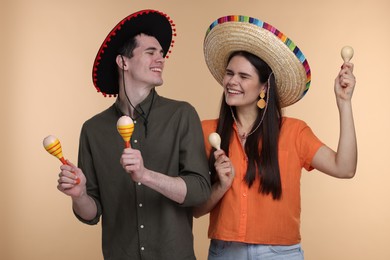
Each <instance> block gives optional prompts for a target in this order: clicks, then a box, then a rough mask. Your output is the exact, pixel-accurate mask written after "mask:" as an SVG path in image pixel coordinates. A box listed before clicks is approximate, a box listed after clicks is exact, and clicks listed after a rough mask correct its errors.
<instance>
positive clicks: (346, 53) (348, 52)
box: [341, 46, 353, 62]
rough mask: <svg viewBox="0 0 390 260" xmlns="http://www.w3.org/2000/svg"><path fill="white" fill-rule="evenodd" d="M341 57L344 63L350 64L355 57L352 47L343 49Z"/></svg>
mask: <svg viewBox="0 0 390 260" xmlns="http://www.w3.org/2000/svg"><path fill="white" fill-rule="evenodd" d="M341 57H342V58H343V60H344V62H349V61H350V60H351V59H352V57H353V48H352V47H351V46H344V47H343V48H342V49H341Z"/></svg>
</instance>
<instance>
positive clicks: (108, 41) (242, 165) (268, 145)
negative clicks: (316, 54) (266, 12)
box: [58, 10, 357, 260]
mask: <svg viewBox="0 0 390 260" xmlns="http://www.w3.org/2000/svg"><path fill="white" fill-rule="evenodd" d="M173 36H175V28H174V24H173V21H172V20H171V19H170V18H169V17H168V16H167V15H166V14H164V13H162V12H160V11H156V10H142V11H139V12H136V13H133V14H131V15H129V16H128V17H126V18H125V19H123V20H122V21H121V22H119V23H118V25H116V26H115V27H114V29H113V30H112V31H111V32H110V33H109V35H108V36H107V37H106V38H105V40H104V42H103V44H102V46H101V47H100V49H99V51H98V54H97V56H96V59H95V62H94V65H93V82H94V86H95V87H96V89H97V90H98V92H101V93H102V94H103V95H104V96H116V97H117V99H116V101H115V103H114V104H113V105H112V106H111V107H110V108H108V109H107V110H105V111H103V112H101V113H99V114H97V115H95V116H94V117H92V118H91V119H89V120H87V121H86V122H85V123H84V125H83V127H82V130H81V135H80V146H79V160H78V166H75V165H74V164H72V163H71V162H69V165H63V166H61V172H60V174H59V179H58V189H59V190H60V191H61V192H63V193H64V194H66V195H68V196H70V197H71V199H72V206H73V211H74V213H75V215H76V217H77V218H78V219H79V220H80V221H82V222H84V223H87V224H91V225H92V224H97V223H98V222H99V220H100V218H102V248H103V255H104V258H105V259H170V260H171V259H178V260H184V259H195V254H194V249H193V235H192V223H193V216H195V217H199V216H202V215H205V214H207V213H209V212H210V226H209V238H210V239H211V243H210V249H209V259H249V258H250V259H286V258H287V259H303V251H302V250H301V247H300V232H299V223H300V176H301V169H302V168H305V169H306V170H312V169H317V170H319V171H321V172H324V173H326V174H328V175H330V176H333V177H337V178H352V177H353V176H354V174H355V171H356V164H357V144H356V137H355V130H354V122H353V116H352V106H351V97H352V93H353V90H354V87H355V77H354V75H353V72H352V71H353V64H351V63H344V64H343V65H342V67H341V69H340V72H339V74H338V75H337V76H336V79H335V81H334V91H335V95H336V101H337V105H338V109H339V112H340V139H339V145H338V148H337V152H335V151H333V150H332V149H330V148H329V147H327V146H326V145H325V144H323V143H322V142H321V141H320V140H319V139H318V138H317V137H316V136H315V135H314V134H313V132H312V131H311V129H310V128H309V127H308V126H307V125H306V124H305V123H304V122H303V121H300V120H298V119H293V118H287V117H283V116H282V111H281V109H282V108H283V107H287V106H289V105H292V104H294V103H295V102H297V101H299V100H300V99H301V98H302V97H303V96H304V95H305V93H306V92H307V90H308V88H309V86H310V73H311V72H310V67H309V65H308V63H307V61H306V59H305V57H304V55H303V54H302V52H301V51H300V50H299V49H298V47H296V46H295V45H294V43H292V41H291V40H290V39H288V38H287V37H286V36H285V35H284V34H282V33H281V32H279V31H278V30H276V29H275V28H274V27H272V26H271V25H269V24H267V23H263V22H262V21H260V20H258V19H255V18H250V17H245V16H227V17H222V18H219V19H218V20H216V21H214V22H213V23H212V24H211V26H210V27H209V28H208V30H207V33H206V37H205V40H204V54H205V59H206V63H207V66H208V67H209V69H210V71H211V73H212V75H213V76H214V77H215V79H216V80H217V82H218V83H219V84H220V85H222V87H223V96H222V102H221V108H220V113H219V118H218V119H215V120H204V121H203V122H202V123H201V122H200V119H199V117H198V115H197V113H196V111H195V109H194V108H193V107H192V106H191V105H189V104H188V103H186V102H181V101H175V100H171V99H167V98H164V97H162V96H160V95H158V93H157V92H156V90H155V87H157V86H160V85H162V84H163V79H162V72H163V69H164V64H165V57H166V56H167V55H168V53H169V52H170V51H169V49H170V47H172V46H173V42H174V41H173V40H172V38H173ZM183 91H185V90H183ZM122 115H128V116H130V117H131V118H132V119H133V121H134V124H135V130H134V133H133V135H132V138H131V148H126V149H124V148H123V147H124V145H123V140H122V138H121V136H120V135H119V134H118V132H117V130H116V122H117V120H118V118H119V117H121V116H122ZM211 132H217V133H219V134H220V136H221V140H222V143H221V149H218V150H215V149H214V148H212V147H211V146H210V145H209V143H208V135H209V134H210V133H211ZM78 181H80V183H79V184H77V183H78ZM256 257H257V258H256Z"/></svg>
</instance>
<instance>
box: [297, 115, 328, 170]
mask: <svg viewBox="0 0 390 260" xmlns="http://www.w3.org/2000/svg"><path fill="white" fill-rule="evenodd" d="M296 140H297V147H298V151H299V158H300V161H301V165H302V167H303V168H305V169H306V170H307V171H311V170H313V169H314V168H313V167H312V166H311V162H312V160H313V157H314V155H315V154H316V153H317V151H318V149H319V148H320V147H321V146H322V145H323V143H322V142H321V141H320V140H319V139H318V137H317V136H316V135H315V134H314V133H313V131H312V130H311V128H310V127H309V126H308V125H307V124H306V123H304V122H302V124H301V126H300V130H299V133H298V136H297V139H296Z"/></svg>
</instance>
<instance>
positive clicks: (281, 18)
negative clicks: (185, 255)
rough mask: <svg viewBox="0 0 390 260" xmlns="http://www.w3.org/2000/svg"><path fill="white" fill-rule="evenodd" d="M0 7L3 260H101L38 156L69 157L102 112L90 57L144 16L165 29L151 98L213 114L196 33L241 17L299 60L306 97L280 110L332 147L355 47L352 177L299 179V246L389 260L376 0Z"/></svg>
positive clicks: (389, 5)
mask: <svg viewBox="0 0 390 260" xmlns="http://www.w3.org/2000/svg"><path fill="white" fill-rule="evenodd" d="M0 5H1V6H0V19H1V20H0V26H1V27H0V29H1V40H0V51H1V53H0V55H1V56H0V57H1V61H0V64H1V65H0V66H1V67H0V71H1V72H0V73H1V74H0V86H1V94H2V95H1V102H0V104H1V108H0V113H1V122H2V123H1V126H2V127H1V129H2V130H1V137H0V141H1V142H0V144H1V148H0V152H1V154H0V160H1V161H0V162H1V164H0V165H1V174H2V175H1V176H2V177H1V180H0V185H1V188H0V203H1V213H0V238H1V243H0V258H1V259H7V260H24V259H29V260H35V259H37V260H38V259H39V260H42V259H58V260H61V259H102V256H101V245H100V235H101V233H100V225H98V226H92V227H91V226H87V225H83V224H81V223H80V222H78V221H77V220H76V219H75V218H74V217H73V214H72V211H71V205H70V199H69V198H67V197H65V196H64V195H63V194H61V193H59V192H58V191H57V190H56V181H57V173H58V172H59V165H60V162H59V161H58V160H57V159H56V158H54V157H52V156H50V155H49V154H47V153H46V151H45V150H44V149H43V147H42V139H43V138H44V137H45V136H47V135H49V134H54V135H56V136H58V137H59V138H60V140H61V143H62V147H63V151H64V156H65V157H66V158H68V159H70V160H71V161H76V160H77V149H78V137H79V132H80V127H81V124H82V123H83V122H84V121H85V120H86V119H88V118H89V117H91V116H92V115H94V114H96V113H97V112H100V111H101V110H103V109H105V108H106V107H108V106H109V105H110V104H111V103H112V102H113V101H114V99H108V98H107V99H104V98H103V97H102V96H101V95H100V94H97V93H96V92H95V91H94V88H93V86H92V81H91V68H92V62H93V60H94V58H95V54H96V52H97V50H98V48H99V46H100V44H101V42H102V40H103V38H104V37H105V36H106V35H107V33H108V32H109V30H111V28H112V27H113V26H114V25H115V24H116V23H117V22H118V21H119V20H120V19H122V18H124V17H125V16H126V15H128V14H130V13H132V12H134V11H137V10H139V9H145V8H153V9H159V10H161V11H164V12H166V13H168V14H169V15H170V16H171V17H172V19H173V20H174V21H175V22H176V25H177V32H178V37H176V39H175V40H176V43H175V47H174V48H173V53H172V54H171V57H170V58H169V59H168V60H167V62H166V70H165V73H164V74H165V75H164V78H165V84H164V86H162V87H161V88H159V89H158V91H159V93H160V94H161V95H165V96H169V97H172V98H175V99H182V100H187V101H189V102H190V103H191V104H193V105H194V106H195V108H196V109H197V110H198V112H199V115H200V117H201V118H202V119H206V118H214V117H216V116H217V111H218V105H219V100H220V95H221V88H220V87H219V86H218V85H217V83H216V82H215V81H214V79H213V78H212V76H211V75H210V74H209V72H208V69H207V67H206V65H205V63H204V60H203V52H202V41H203V37H204V34H205V31H206V28H207V26H208V25H209V24H210V23H211V22H212V21H214V20H215V19H216V18H218V17H220V16H224V15H228V14H243V15H249V16H254V17H257V18H260V19H261V20H263V21H266V22H269V23H271V24H272V25H274V26H275V27H277V28H278V29H280V30H281V31H282V32H284V33H285V34H286V35H287V36H289V37H290V38H291V39H292V40H293V41H294V42H295V43H297V45H298V46H299V47H300V48H301V49H302V50H303V51H304V53H305V55H306V56H307V58H308V60H309V63H310V65H311V69H312V86H311V89H310V91H309V92H308V94H307V95H306V97H305V98H304V99H303V100H302V101H301V102H299V103H298V104H296V105H294V106H292V107H290V108H288V109H287V110H286V111H285V112H286V114H287V115H289V116H294V117H299V118H301V119H303V120H305V121H306V122H307V123H308V124H309V125H310V126H311V127H312V128H313V130H314V131H315V133H316V134H317V135H318V136H319V137H320V138H321V139H322V140H323V141H324V142H325V143H327V144H328V145H329V146H331V147H333V148H336V146H337V140H338V129H339V126H338V113H337V109H336V104H335V100H334V94H333V79H334V77H335V76H336V74H337V72H338V70H339V67H340V65H341V63H342V60H341V58H340V49H341V47H342V46H344V45H346V44H348V45H352V46H353V47H354V49H355V57H354V58H353V62H354V63H355V74H356V76H357V86H356V91H355V94H354V98H353V103H354V112H355V122H356V131H357V136H358V145H359V163H358V171H357V174H356V177H355V178H354V179H352V180H338V179H333V178H331V177H328V176H325V175H323V174H320V173H319V172H316V171H313V172H311V173H307V172H304V173H303V178H302V188H301V189H302V228H301V231H302V237H303V239H302V244H303V247H304V250H305V256H306V259H309V260H312V259H315V260H319V259H324V260H325V259H326V260H329V259H332V260H334V259H343V260H344V259H355V260H357V259H376V260H378V259H390V251H389V250H388V244H389V241H390V203H389V200H390V199H389V198H390V189H389V182H390V174H389V173H390V171H389V168H388V164H387V163H388V162H389V161H388V160H389V158H390V157H389V151H388V147H389V146H390V138H389V132H390V120H389V115H388V113H389V111H390V105H389V94H390V86H389V81H388V75H389V67H390V66H389V60H390V51H389V49H388V46H389V42H390V16H389V15H388V12H389V11H390V2H389V1H388V0H364V1H363V0H345V1H339V0H328V1H310V0H297V1H284V0H273V1H259V0H253V1H226V0H225V1H222V0H216V1H183V0H182V1H180V0H164V1H163V0H160V1H152V0H137V1H131V0H127V1H125V0H116V1H103V0H95V1H92V0H91V1H88V0H78V1H76V0H68V1H52V0H5V1H4V0H3V1H2V2H1V3H0ZM259 221H261V216H259ZM207 225H208V218H207V217H202V218H200V219H197V220H196V221H195V224H194V236H195V250H196V254H197V256H198V259H206V255H207V250H208V243H209V240H208V238H207Z"/></svg>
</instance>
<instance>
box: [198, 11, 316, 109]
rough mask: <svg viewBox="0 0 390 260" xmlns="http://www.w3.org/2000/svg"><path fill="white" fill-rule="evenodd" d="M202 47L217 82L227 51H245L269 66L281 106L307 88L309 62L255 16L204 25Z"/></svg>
mask: <svg viewBox="0 0 390 260" xmlns="http://www.w3.org/2000/svg"><path fill="white" fill-rule="evenodd" d="M203 47H204V56H205V60H206V63H207V66H208V68H209V70H210V72H211V74H212V75H213V76H214V78H215V79H216V80H217V81H218V82H219V83H220V84H221V85H222V80H223V77H224V75H225V69H226V66H227V61H228V58H229V56H230V54H231V53H233V52H235V51H247V52H250V53H252V54H254V55H256V56H258V57H260V58H261V59H263V60H264V61H265V62H266V63H267V64H268V65H269V66H270V67H271V69H272V71H273V73H274V74H275V79H276V85H277V88H278V93H279V96H280V103H281V106H282V107H287V106H289V105H292V104H294V103H296V102H297V101H299V100H300V99H301V98H302V97H303V96H304V95H305V94H306V92H307V91H308V90H309V87H310V82H311V72H310V66H309V64H308V62H307V60H306V58H305V56H304V55H303V53H302V52H301V50H300V49H299V48H298V47H297V46H296V45H295V44H294V42H293V41H291V40H290V39H289V38H287V36H285V35H284V34H283V33H282V32H280V31H279V30H277V29H276V28H275V27H273V26H272V25H270V24H267V23H265V22H262V21H260V20H259V19H256V18H251V17H248V16H241V15H235V16H225V17H221V18H219V19H218V20H216V21H214V22H213V23H212V24H211V25H210V27H209V28H208V30H207V32H206V36H205V39H204V46H203Z"/></svg>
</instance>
